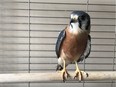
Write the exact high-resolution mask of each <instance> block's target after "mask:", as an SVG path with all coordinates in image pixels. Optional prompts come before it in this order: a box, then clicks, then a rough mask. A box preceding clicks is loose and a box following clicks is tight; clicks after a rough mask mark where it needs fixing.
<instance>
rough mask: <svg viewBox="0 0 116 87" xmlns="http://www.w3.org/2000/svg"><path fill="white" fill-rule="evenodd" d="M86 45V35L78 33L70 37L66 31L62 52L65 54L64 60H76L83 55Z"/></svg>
mask: <svg viewBox="0 0 116 87" xmlns="http://www.w3.org/2000/svg"><path fill="white" fill-rule="evenodd" d="M86 44H87V34H86V33H78V34H76V35H72V34H71V33H70V32H68V30H66V37H65V39H64V42H63V45H62V50H63V52H64V54H65V59H68V60H70V61H74V60H78V59H79V58H80V56H81V55H82V54H83V53H84V50H85V48H86Z"/></svg>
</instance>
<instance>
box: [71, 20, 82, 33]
mask: <svg viewBox="0 0 116 87" xmlns="http://www.w3.org/2000/svg"><path fill="white" fill-rule="evenodd" d="M80 30H81V29H80V28H79V23H78V22H76V23H71V25H70V33H73V34H77V33H78V32H79V31H80Z"/></svg>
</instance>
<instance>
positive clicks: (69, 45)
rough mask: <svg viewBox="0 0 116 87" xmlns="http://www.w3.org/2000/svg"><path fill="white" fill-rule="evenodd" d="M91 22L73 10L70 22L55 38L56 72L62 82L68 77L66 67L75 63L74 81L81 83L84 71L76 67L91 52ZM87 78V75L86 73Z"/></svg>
mask: <svg viewBox="0 0 116 87" xmlns="http://www.w3.org/2000/svg"><path fill="white" fill-rule="evenodd" d="M90 29H91V20H90V16H89V14H88V13H86V12H84V11H78V10H75V11H73V12H72V13H71V15H70V22H69V24H67V26H66V27H65V29H63V30H61V32H60V33H59V35H58V37H57V41H56V45H55V52H56V55H57V58H58V64H57V67H56V70H59V71H60V72H61V76H62V79H63V81H65V80H66V78H68V77H70V74H69V73H68V71H67V69H66V67H67V66H68V65H69V64H71V63H75V65H76V70H75V76H74V79H77V78H78V80H79V81H82V79H83V75H82V73H83V72H84V71H81V70H80V69H79V67H78V62H81V61H83V60H84V59H86V58H87V57H88V56H89V55H90V52H91V36H90ZM84 73H85V72H84ZM86 75H87V76H88V74H87V73H86Z"/></svg>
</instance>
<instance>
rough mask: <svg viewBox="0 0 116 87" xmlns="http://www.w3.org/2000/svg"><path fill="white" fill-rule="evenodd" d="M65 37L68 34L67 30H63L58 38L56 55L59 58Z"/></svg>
mask: <svg viewBox="0 0 116 87" xmlns="http://www.w3.org/2000/svg"><path fill="white" fill-rule="evenodd" d="M65 36H66V32H65V30H62V31H61V32H60V34H59V36H58V38H57V42H56V47H55V51H56V55H57V57H58V58H59V56H60V48H61V45H62V42H63V40H64V38H65Z"/></svg>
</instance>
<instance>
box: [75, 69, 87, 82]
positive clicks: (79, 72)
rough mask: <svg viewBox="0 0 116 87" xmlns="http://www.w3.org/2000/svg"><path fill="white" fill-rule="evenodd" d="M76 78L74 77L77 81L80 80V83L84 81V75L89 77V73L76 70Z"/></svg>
mask: <svg viewBox="0 0 116 87" xmlns="http://www.w3.org/2000/svg"><path fill="white" fill-rule="evenodd" d="M75 74H76V75H75V76H74V79H77V78H78V80H79V81H82V80H83V75H84V74H86V76H87V77H88V73H86V72H84V71H80V70H76V71H75Z"/></svg>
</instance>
